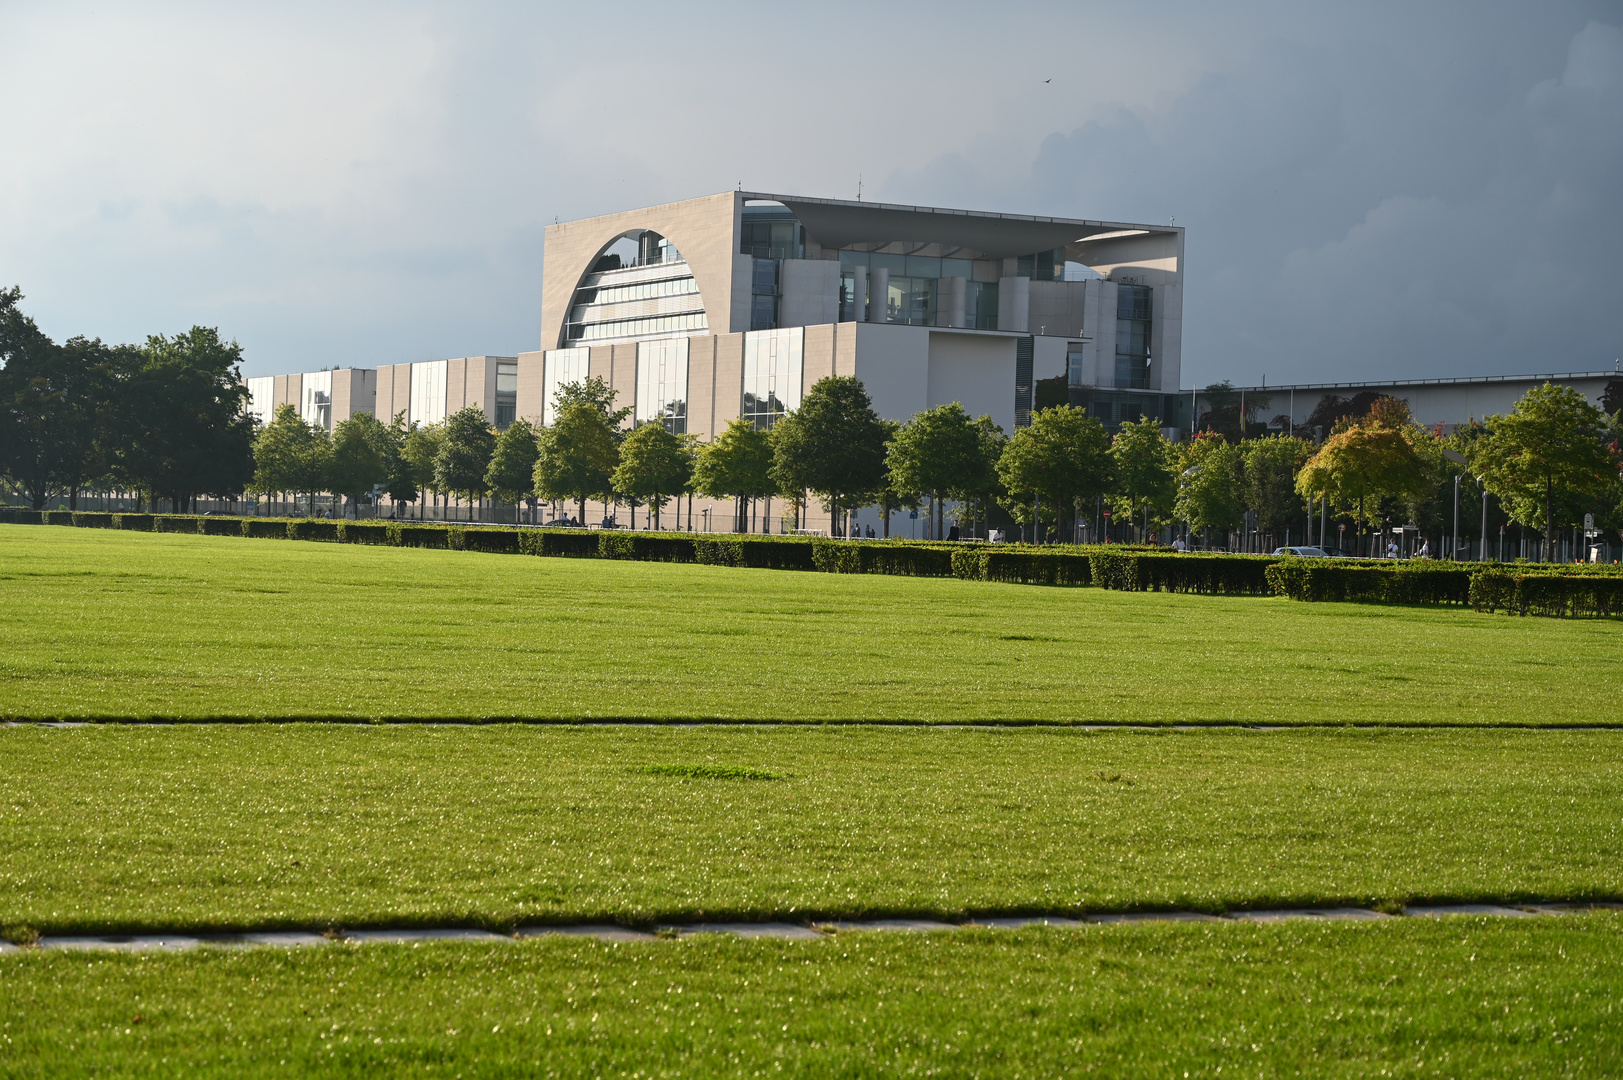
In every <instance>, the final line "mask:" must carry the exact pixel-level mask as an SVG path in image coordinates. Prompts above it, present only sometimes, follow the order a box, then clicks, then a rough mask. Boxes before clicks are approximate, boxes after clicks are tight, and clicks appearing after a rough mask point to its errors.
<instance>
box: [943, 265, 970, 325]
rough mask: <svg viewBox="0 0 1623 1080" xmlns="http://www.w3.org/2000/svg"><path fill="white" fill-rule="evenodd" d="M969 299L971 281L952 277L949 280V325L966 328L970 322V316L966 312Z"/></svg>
mask: <svg viewBox="0 0 1623 1080" xmlns="http://www.w3.org/2000/svg"><path fill="white" fill-rule="evenodd" d="M968 297H969V279H968V278H965V277H950V278H948V279H947V325H948V326H964V325H966V324H967V322H968V318H969V314H968V311H967V310H966V308H967V306H968Z"/></svg>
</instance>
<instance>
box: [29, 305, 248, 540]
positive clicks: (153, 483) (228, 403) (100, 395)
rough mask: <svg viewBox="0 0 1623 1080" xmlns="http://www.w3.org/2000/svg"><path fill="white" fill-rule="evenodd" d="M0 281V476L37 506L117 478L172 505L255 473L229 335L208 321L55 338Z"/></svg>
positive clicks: (116, 484) (236, 487)
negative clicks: (142, 334) (131, 336)
mask: <svg viewBox="0 0 1623 1080" xmlns="http://www.w3.org/2000/svg"><path fill="white" fill-rule="evenodd" d="M21 300H22V292H21V290H19V289H16V288H11V289H6V290H0V476H4V477H5V478H6V479H7V480H9V481H10V482H11V484H12V485H13V486H14V487H15V488H16V489H18V490H20V491H21V492H22V493H23V494H24V495H25V497H26V498H27V499H28V501H29V503H30V504H31V505H32V506H33V507H34V508H35V509H40V508H43V507H44V506H45V504H46V502H47V501H48V500H49V499H51V498H52V497H58V498H60V497H66V498H67V499H68V500H69V505H70V506H73V507H74V508H77V506H78V497H79V494H80V493H81V492H84V491H87V490H106V489H113V488H117V489H121V490H125V491H134V492H137V493H138V497H141V498H143V499H146V498H150V499H152V500H154V501H156V500H158V499H166V500H168V501H169V502H170V504H171V505H172V506H174V507H175V508H177V509H180V508H185V507H189V506H190V505H191V504H192V503H193V502H194V501H195V500H196V499H197V498H198V497H199V496H215V497H221V498H227V497H234V496H236V495H237V494H239V493H240V492H242V491H243V490H244V488H245V487H247V485H248V482H249V479H250V478H251V477H252V476H253V468H254V465H253V439H254V423H253V420H252V418H251V417H249V416H248V415H246V413H245V412H244V406H245V405H246V403H247V397H248V390H247V387H246V386H245V385H244V384H243V381H242V378H241V374H240V369H239V365H240V364H241V362H242V350H241V348H240V347H239V346H238V345H237V343H236V342H234V341H233V342H224V341H221V340H220V336H219V333H218V332H217V331H215V330H211V329H208V328H206V327H201V326H194V327H192V329H191V330H189V331H187V332H185V333H182V334H176V335H175V336H173V337H165V336H163V335H161V334H160V335H156V336H153V337H149V338H148V339H147V340H146V343H145V344H142V345H108V344H105V343H104V342H102V341H101V340H100V339H91V338H84V337H74V338H69V339H68V340H67V341H65V342H62V343H61V344H58V343H56V342H54V341H52V340H51V339H50V338H49V337H47V336H46V335H45V334H44V333H43V332H42V331H41V330H40V329H39V327H38V326H36V325H35V324H34V320H32V319H30V318H29V317H28V316H27V315H24V314H23V313H22V311H21V310H20V309H19V308H18V303H19V301H21Z"/></svg>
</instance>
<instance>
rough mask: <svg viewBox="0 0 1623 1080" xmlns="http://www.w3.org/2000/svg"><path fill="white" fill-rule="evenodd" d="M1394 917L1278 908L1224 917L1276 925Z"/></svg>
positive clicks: (1369, 912) (1351, 910)
mask: <svg viewBox="0 0 1623 1080" xmlns="http://www.w3.org/2000/svg"><path fill="white" fill-rule="evenodd" d="M1391 917H1392V916H1390V915H1388V914H1386V913H1385V912H1381V911H1372V910H1371V909H1369V908H1355V907H1338V908H1276V909H1273V910H1269V911H1231V912H1229V913H1228V914H1227V915H1225V916H1224V918H1226V919H1234V920H1237V921H1239V922H1256V923H1276V922H1289V921H1291V920H1293V919H1328V920H1331V921H1335V922H1374V921H1375V920H1377V919H1390V918H1391Z"/></svg>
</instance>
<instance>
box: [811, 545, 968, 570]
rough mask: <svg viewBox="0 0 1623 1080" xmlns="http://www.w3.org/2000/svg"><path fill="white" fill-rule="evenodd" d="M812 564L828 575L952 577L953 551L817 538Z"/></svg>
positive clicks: (812, 551)
mask: <svg viewBox="0 0 1623 1080" xmlns="http://www.w3.org/2000/svg"><path fill="white" fill-rule="evenodd" d="M811 549H812V550H811V557H812V565H813V566H814V567H816V568H817V569H818V570H821V571H823V572H824V573H827V574H900V575H902V576H904V577H951V576H952V574H953V569H952V555H953V550H952V548H949V547H941V546H939V545H936V544H916V543H906V542H897V541H895V540H872V541H867V542H864V541H861V540H813V541H812V544H811Z"/></svg>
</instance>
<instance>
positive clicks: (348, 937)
mask: <svg viewBox="0 0 1623 1080" xmlns="http://www.w3.org/2000/svg"><path fill="white" fill-rule="evenodd" d="M344 940H345V941H353V942H357V943H360V944H369V943H373V942H380V941H384V942H394V943H416V942H422V941H511V940H513V939H512V938H509V937H504V936H503V935H501V934H492V933H491V932H490V931H489V930H346V931H344Z"/></svg>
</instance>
